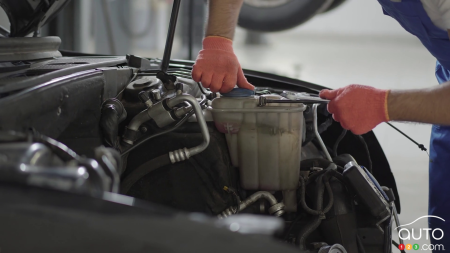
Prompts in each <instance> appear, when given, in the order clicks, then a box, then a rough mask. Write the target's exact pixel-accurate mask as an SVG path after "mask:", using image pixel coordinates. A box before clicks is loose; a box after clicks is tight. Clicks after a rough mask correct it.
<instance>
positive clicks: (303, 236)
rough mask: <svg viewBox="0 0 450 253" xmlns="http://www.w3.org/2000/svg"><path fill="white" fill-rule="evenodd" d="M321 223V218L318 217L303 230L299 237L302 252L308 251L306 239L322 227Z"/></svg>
mask: <svg viewBox="0 0 450 253" xmlns="http://www.w3.org/2000/svg"><path fill="white" fill-rule="evenodd" d="M321 222H322V220H321V219H320V218H319V217H316V218H315V219H314V220H313V221H311V222H310V223H309V224H307V225H306V226H305V227H304V228H303V230H302V231H301V232H300V235H299V245H300V250H302V251H303V250H304V251H306V239H307V238H308V236H309V235H310V234H311V233H312V232H313V231H314V230H316V229H317V228H318V227H319V226H320V223H321Z"/></svg>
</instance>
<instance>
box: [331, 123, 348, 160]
mask: <svg viewBox="0 0 450 253" xmlns="http://www.w3.org/2000/svg"><path fill="white" fill-rule="evenodd" d="M346 134H347V129H343V130H342V133H341V134H340V135H339V136H338V138H337V139H336V142H335V143H334V145H333V157H336V156H337V149H338V146H339V143H341V141H342V139H344V137H345V135H346Z"/></svg>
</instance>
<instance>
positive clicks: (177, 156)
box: [169, 148, 191, 163]
mask: <svg viewBox="0 0 450 253" xmlns="http://www.w3.org/2000/svg"><path fill="white" fill-rule="evenodd" d="M189 157H191V154H190V152H189V149H187V148H183V149H178V150H175V151H172V152H169V158H170V162H171V163H177V162H182V161H186V160H187V159H189Z"/></svg>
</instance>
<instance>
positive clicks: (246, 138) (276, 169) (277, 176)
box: [212, 95, 306, 191]
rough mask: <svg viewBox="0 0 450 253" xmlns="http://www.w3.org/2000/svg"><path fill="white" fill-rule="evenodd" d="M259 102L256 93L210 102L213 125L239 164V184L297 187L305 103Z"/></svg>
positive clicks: (263, 187) (258, 187)
mask: <svg viewBox="0 0 450 253" xmlns="http://www.w3.org/2000/svg"><path fill="white" fill-rule="evenodd" d="M264 97H266V98H267V99H273V100H280V99H285V98H283V97H281V96H278V95H264ZM258 104H259V96H250V97H243V98H234V97H233V98H230V97H220V98H216V99H214V100H213V102H212V115H213V118H214V122H215V125H216V127H217V129H218V130H219V131H220V132H222V133H224V134H225V135H226V139H227V143H228V149H229V151H230V155H231V160H232V163H233V165H234V166H236V167H239V171H240V178H241V186H242V187H243V188H244V189H247V190H269V191H276V190H293V189H297V186H298V180H299V173H300V153H301V146H302V145H301V144H302V127H303V120H304V119H303V111H304V110H305V109H306V106H305V105H304V104H299V103H288V104H284V103H275V104H266V105H265V106H258Z"/></svg>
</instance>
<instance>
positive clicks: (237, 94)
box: [220, 88, 255, 98]
mask: <svg viewBox="0 0 450 253" xmlns="http://www.w3.org/2000/svg"><path fill="white" fill-rule="evenodd" d="M220 95H222V96H223V97H230V98H241V97H250V96H253V95H255V91H253V90H249V89H243V88H234V89H232V90H231V91H230V92H228V93H220Z"/></svg>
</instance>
